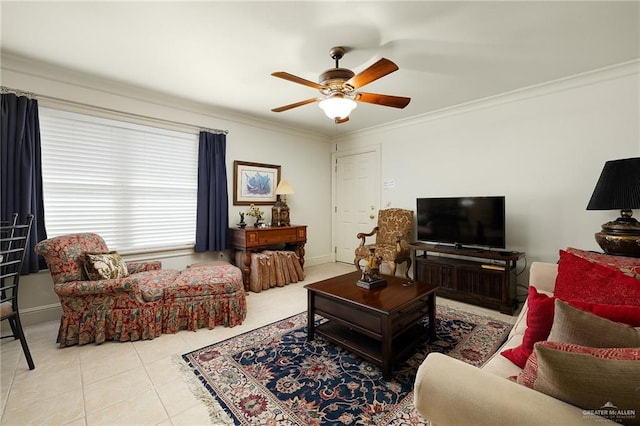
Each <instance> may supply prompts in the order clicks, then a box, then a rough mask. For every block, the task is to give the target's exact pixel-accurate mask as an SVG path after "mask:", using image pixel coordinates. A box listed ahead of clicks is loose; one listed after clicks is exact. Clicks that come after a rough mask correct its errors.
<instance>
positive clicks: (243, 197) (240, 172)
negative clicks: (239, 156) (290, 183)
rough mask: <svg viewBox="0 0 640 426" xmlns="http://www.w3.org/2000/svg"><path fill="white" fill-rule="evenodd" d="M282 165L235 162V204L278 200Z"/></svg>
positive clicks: (245, 204) (265, 203) (262, 203)
mask: <svg viewBox="0 0 640 426" xmlns="http://www.w3.org/2000/svg"><path fill="white" fill-rule="evenodd" d="M279 182H280V166H276V165H273V164H262V163H249V162H246V161H237V160H236V161H234V162H233V205H235V206H248V205H250V204H256V205H267V204H273V203H275V202H276V201H277V195H276V188H277V187H278V183H279Z"/></svg>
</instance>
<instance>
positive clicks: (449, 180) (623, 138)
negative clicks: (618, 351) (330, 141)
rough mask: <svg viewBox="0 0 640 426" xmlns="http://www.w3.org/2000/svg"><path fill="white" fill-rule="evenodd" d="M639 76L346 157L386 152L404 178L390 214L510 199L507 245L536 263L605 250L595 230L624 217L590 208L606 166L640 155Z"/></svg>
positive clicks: (578, 87)
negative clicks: (428, 200) (437, 200)
mask: <svg viewBox="0 0 640 426" xmlns="http://www.w3.org/2000/svg"><path fill="white" fill-rule="evenodd" d="M639 70H640V66H639V63H638V62H634V63H630V64H625V65H623V66H618V67H614V68H611V69H608V70H601V71H599V72H596V73H591V74H589V75H583V76H580V77H576V78H572V79H567V80H564V81H560V82H554V83H550V84H547V85H544V86H539V87H536V88H530V89H528V90H523V91H519V92H518V93H511V94H508V95H504V96H500V97H495V98H493V99H487V100H483V101H479V102H475V103H473V104H469V105H466V106H461V107H457V108H453V109H451V110H448V111H441V112H439V113H436V114H432V115H428V116H424V117H421V118H419V119H413V120H410V121H405V122H402V123H397V125H396V126H387V127H385V128H378V129H369V130H368V131H366V132H361V133H354V134H350V135H347V136H343V137H341V138H340V139H339V143H338V150H347V149H351V148H354V147H358V146H365V145H368V144H379V145H380V146H381V151H382V155H381V171H382V173H381V174H382V179H383V181H384V180H385V179H394V180H395V188H392V189H383V187H382V182H381V185H380V191H381V197H380V198H381V200H382V206H383V207H384V206H386V205H387V204H388V205H390V206H392V207H404V208H410V209H415V203H416V198H417V197H431V196H463V195H505V196H506V201H507V206H506V214H507V248H508V249H511V250H520V251H524V252H526V257H527V260H528V262H529V264H530V263H531V262H533V261H548V262H556V261H557V260H558V250H559V249H561V248H566V247H568V246H573V247H580V248H583V249H587V250H600V248H599V247H598V245H597V244H596V242H595V240H594V233H595V232H597V231H598V230H599V229H600V225H601V224H602V223H604V222H607V221H609V220H612V219H614V218H616V217H617V216H618V214H617V213H618V212H615V211H606V212H600V211H586V205H587V202H588V201H589V198H590V197H591V193H592V192H593V189H594V186H595V183H596V181H597V179H598V177H599V176H600V172H601V170H602V167H603V165H604V163H605V161H607V160H612V159H618V158H626V157H637V156H638V155H640V109H639V106H638V104H639V96H640V84H639V81H640V71H639ZM410 107H411V105H409V108H410ZM635 213H636V216H640V212H635ZM519 265H521V266H524V262H520V264H519ZM523 282H524V283H525V284H526V282H525V281H524V280H523Z"/></svg>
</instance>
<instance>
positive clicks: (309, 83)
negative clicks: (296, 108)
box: [271, 71, 324, 89]
mask: <svg viewBox="0 0 640 426" xmlns="http://www.w3.org/2000/svg"><path fill="white" fill-rule="evenodd" d="M271 75H272V76H274V77H278V78H283V79H285V80H288V81H293V82H294V83H298V84H302V85H304V86H309V87H313V88H314V89H322V88H324V86H322V85H321V84H318V83H314V82H313V81H309V80H305V79H304V78H302V77H298V76H296V75H293V74H289V73H288V72H284V71H277V72H274V73H271Z"/></svg>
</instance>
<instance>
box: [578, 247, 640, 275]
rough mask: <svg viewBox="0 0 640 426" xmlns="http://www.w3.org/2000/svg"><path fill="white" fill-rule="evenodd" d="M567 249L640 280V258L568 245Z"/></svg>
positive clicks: (590, 260)
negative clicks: (596, 251)
mask: <svg viewBox="0 0 640 426" xmlns="http://www.w3.org/2000/svg"><path fill="white" fill-rule="evenodd" d="M566 251H567V252H568V253H571V254H575V255H576V256H578V257H581V258H583V259H585V260H588V261H589V262H591V263H599V264H601V265H604V266H608V267H609V268H611V269H618V270H619V271H620V272H622V273H623V274H625V275H628V276H630V277H632V278H636V279H638V280H640V258H637V257H626V256H612V255H610V254H604V253H595V252H592V251H587V250H580V249H577V248H574V247H568V248H567V250H566Z"/></svg>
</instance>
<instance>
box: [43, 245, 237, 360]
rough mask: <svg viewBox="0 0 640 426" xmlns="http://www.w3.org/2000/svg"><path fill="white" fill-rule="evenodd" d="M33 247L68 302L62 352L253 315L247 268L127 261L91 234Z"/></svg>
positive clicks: (64, 309) (230, 323)
mask: <svg viewBox="0 0 640 426" xmlns="http://www.w3.org/2000/svg"><path fill="white" fill-rule="evenodd" d="M35 250H36V252H37V253H38V254H40V255H42V256H43V257H44V258H45V260H46V261H47V265H48V266H49V272H51V276H52V278H53V282H54V287H53V288H54V291H55V292H56V294H57V295H58V297H59V298H60V303H61V305H62V319H61V320H60V330H59V331H58V343H59V344H60V346H61V347H64V346H70V345H76V344H78V345H84V344H86V343H90V342H96V343H102V342H104V341H106V340H116V341H122V342H124V341H129V340H140V339H153V338H155V337H158V336H159V335H160V334H162V333H176V332H178V331H179V330H186V329H188V330H192V331H195V330H197V329H198V328H203V327H208V328H209V329H212V328H214V327H215V326H216V325H218V324H222V325H224V326H226V327H233V326H235V325H239V324H242V322H243V321H244V319H245V318H246V316H247V300H246V294H245V292H244V286H243V283H242V271H241V270H240V269H239V268H237V267H235V266H233V265H231V264H230V263H228V262H213V263H209V264H203V265H200V266H199V267H197V268H196V267H191V268H186V269H185V270H183V271H178V270H174V269H161V268H160V266H161V265H160V262H158V261H153V262H124V261H123V260H122V257H120V255H118V254H117V253H116V252H109V248H108V247H107V245H106V243H105V242H104V240H103V239H102V237H100V236H99V235H97V234H92V233H81V234H70V235H64V236H59V237H55V238H50V239H48V240H44V241H41V242H39V243H38V244H37V245H36V247H35Z"/></svg>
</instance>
